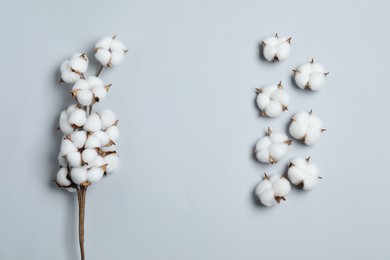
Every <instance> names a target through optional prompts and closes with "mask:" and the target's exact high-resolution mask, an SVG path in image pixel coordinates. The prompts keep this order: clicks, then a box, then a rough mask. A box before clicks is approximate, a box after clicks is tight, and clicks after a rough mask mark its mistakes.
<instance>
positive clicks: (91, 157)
mask: <svg viewBox="0 0 390 260" xmlns="http://www.w3.org/2000/svg"><path fill="white" fill-rule="evenodd" d="M81 156H82V159H83V161H84V162H85V163H87V164H90V163H92V162H93V161H95V160H96V158H97V157H98V153H97V151H96V150H95V149H85V150H84V151H83V153H82V154H81Z"/></svg>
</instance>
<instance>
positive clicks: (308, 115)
mask: <svg viewBox="0 0 390 260" xmlns="http://www.w3.org/2000/svg"><path fill="white" fill-rule="evenodd" d="M325 130H326V129H324V128H323V126H322V121H321V119H320V118H319V117H318V116H316V115H314V114H313V112H312V111H310V112H306V111H301V112H298V113H296V114H295V115H294V116H293V117H292V118H291V123H290V127H289V131H290V134H291V136H292V137H294V138H295V139H298V140H301V141H302V142H303V143H305V144H307V145H313V144H314V143H316V142H317V141H318V139H320V137H321V133H322V132H324V131H325Z"/></svg>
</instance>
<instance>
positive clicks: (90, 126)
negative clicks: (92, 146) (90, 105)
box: [84, 113, 102, 132]
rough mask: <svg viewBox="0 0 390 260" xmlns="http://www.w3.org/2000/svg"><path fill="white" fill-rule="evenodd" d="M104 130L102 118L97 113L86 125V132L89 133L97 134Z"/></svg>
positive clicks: (91, 115) (93, 114) (90, 116)
mask: <svg viewBox="0 0 390 260" xmlns="http://www.w3.org/2000/svg"><path fill="white" fill-rule="evenodd" d="M100 129H102V123H101V121H100V117H99V115H98V114H96V113H92V114H90V115H89V116H88V119H87V122H85V124H84V130H85V131H87V132H97V131H100Z"/></svg>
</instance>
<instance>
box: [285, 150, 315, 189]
mask: <svg viewBox="0 0 390 260" xmlns="http://www.w3.org/2000/svg"><path fill="white" fill-rule="evenodd" d="M287 175H288V178H289V180H290V181H291V183H292V184H294V185H298V186H300V187H302V189H304V190H311V189H313V188H314V187H315V186H316V185H317V183H318V180H319V179H321V177H320V176H319V175H320V169H319V168H318V167H317V165H315V164H314V163H313V162H311V161H310V157H309V158H307V159H303V158H295V159H293V160H292V161H291V162H290V163H289V164H288V172H287Z"/></svg>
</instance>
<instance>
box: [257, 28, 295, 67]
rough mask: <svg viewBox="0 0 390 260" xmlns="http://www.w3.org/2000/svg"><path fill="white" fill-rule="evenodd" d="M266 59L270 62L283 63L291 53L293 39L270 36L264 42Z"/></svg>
mask: <svg viewBox="0 0 390 260" xmlns="http://www.w3.org/2000/svg"><path fill="white" fill-rule="evenodd" d="M262 45H263V54H264V58H265V59H266V60H268V61H283V60H285V59H287V57H288V56H289V55H290V52H291V37H290V38H287V37H280V36H278V34H275V36H269V37H267V38H265V39H264V40H263V41H262Z"/></svg>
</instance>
